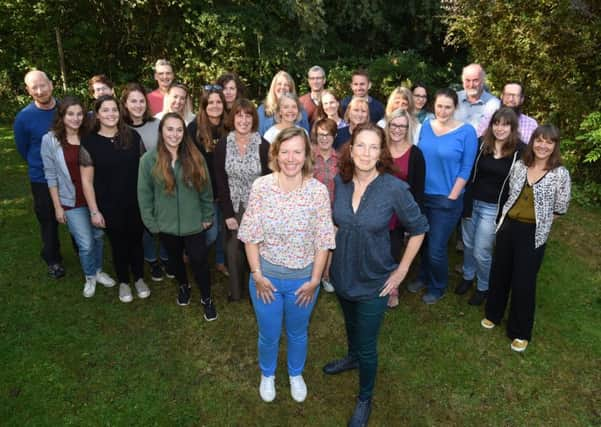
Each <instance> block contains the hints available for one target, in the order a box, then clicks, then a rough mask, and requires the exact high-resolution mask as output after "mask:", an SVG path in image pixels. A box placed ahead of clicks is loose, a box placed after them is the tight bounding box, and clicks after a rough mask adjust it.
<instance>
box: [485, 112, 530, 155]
mask: <svg viewBox="0 0 601 427" xmlns="http://www.w3.org/2000/svg"><path fill="white" fill-rule="evenodd" d="M498 123H501V124H509V126H510V127H511V133H510V134H509V137H508V138H507V141H505V143H504V144H503V147H502V148H501V155H502V156H503V157H507V156H511V155H512V154H513V153H514V152H515V149H516V147H517V146H518V144H521V142H520V134H519V132H518V116H516V114H515V112H514V111H513V110H512V109H511V108H509V107H501V108H499V109H498V110H497V111H495V113H494V114H493V115H492V117H491V119H490V123H489V124H488V127H487V128H486V131H485V132H484V136H483V137H482V154H494V153H495V140H496V138H495V134H494V133H493V131H492V127H493V125H496V124H498Z"/></svg>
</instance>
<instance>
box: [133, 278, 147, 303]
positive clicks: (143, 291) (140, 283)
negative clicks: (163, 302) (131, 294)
mask: <svg viewBox="0 0 601 427" xmlns="http://www.w3.org/2000/svg"><path fill="white" fill-rule="evenodd" d="M134 286H135V287H136V293H137V294H138V298H141V299H144V298H148V297H149V296H150V289H148V285H147V284H146V282H144V279H142V278H140V279H138V280H136V283H134Z"/></svg>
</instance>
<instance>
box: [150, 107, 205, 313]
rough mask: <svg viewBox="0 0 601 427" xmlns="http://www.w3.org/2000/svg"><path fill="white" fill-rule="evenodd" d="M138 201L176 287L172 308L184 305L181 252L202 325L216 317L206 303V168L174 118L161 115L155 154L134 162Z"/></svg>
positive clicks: (187, 292)
mask: <svg viewBox="0 0 601 427" xmlns="http://www.w3.org/2000/svg"><path fill="white" fill-rule="evenodd" d="M138 173H139V176H138V202H139V204H140V212H141V215H142V221H144V225H146V227H147V228H148V230H149V231H150V232H151V233H153V234H155V233H158V234H159V237H160V239H161V242H162V243H163V245H164V246H165V248H166V249H167V253H168V256H169V267H170V270H171V271H173V272H174V274H175V278H176V280H177V282H178V284H179V292H178V296H177V303H178V305H182V306H184V305H188V304H189V303H190V286H189V285H188V277H187V274H186V266H185V265H184V262H183V258H182V255H183V252H184V250H185V251H186V254H187V255H188V257H189V259H190V267H191V269H192V272H193V274H194V279H195V280H196V283H197V284H198V287H199V288H200V293H201V300H200V302H201V304H202V305H203V308H204V312H205V314H204V317H205V319H206V320H207V321H212V320H215V319H216V318H217V311H216V310H215V306H214V305H213V302H212V300H211V278H210V275H209V265H208V263H207V255H208V250H207V245H206V241H205V230H206V229H207V228H209V227H210V226H211V223H212V221H213V191H212V189H211V179H210V177H209V173H208V170H207V165H206V163H205V161H204V158H203V156H202V154H200V151H198V149H197V148H196V146H195V145H194V143H193V142H192V140H191V139H190V138H189V136H188V134H187V131H186V124H185V123H184V120H183V119H182V118H181V116H180V115H179V114H177V113H167V114H165V116H164V117H163V118H162V119H161V123H160V124H159V137H158V142H157V147H156V149H153V150H151V151H148V152H147V153H146V154H144V156H143V157H142V159H141V160H140V169H139V172H138Z"/></svg>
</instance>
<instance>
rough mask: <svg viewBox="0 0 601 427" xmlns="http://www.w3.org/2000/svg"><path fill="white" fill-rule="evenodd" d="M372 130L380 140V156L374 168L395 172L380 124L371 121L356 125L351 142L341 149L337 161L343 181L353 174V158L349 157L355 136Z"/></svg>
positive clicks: (383, 171)
mask: <svg viewBox="0 0 601 427" xmlns="http://www.w3.org/2000/svg"><path fill="white" fill-rule="evenodd" d="M368 131H369V132H374V133H375V134H376V135H377V136H378V139H379V140H380V158H379V159H378V162H377V163H376V169H377V170H378V172H379V173H390V174H394V173H395V172H396V168H395V167H394V162H393V160H392V155H391V154H390V150H389V149H388V145H387V144H386V136H385V135H384V131H383V130H382V128H381V127H380V126H377V125H375V124H373V123H371V122H367V123H363V124H360V125H358V126H357V127H356V128H355V130H354V132H353V134H352V136H351V142H350V143H348V144H345V145H344V146H343V147H342V149H341V151H342V154H341V156H340V161H339V162H338V170H339V172H340V177H341V178H342V180H343V181H344V182H349V181H350V180H351V179H353V175H354V174H355V164H354V163H353V159H352V158H351V150H352V149H353V145H354V144H355V141H356V140H357V136H358V135H359V134H360V133H361V132H368Z"/></svg>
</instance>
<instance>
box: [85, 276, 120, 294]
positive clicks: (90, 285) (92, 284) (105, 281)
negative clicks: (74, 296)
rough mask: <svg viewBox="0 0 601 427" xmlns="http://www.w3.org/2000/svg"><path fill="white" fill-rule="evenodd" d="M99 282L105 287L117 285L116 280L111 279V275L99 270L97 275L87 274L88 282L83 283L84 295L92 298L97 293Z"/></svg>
mask: <svg viewBox="0 0 601 427" xmlns="http://www.w3.org/2000/svg"><path fill="white" fill-rule="evenodd" d="M97 283H100V284H101V285H102V286H104V287H105V288H112V287H113V286H115V281H114V280H113V279H111V276H109V275H108V274H106V273H105V272H104V271H102V270H98V271H97V272H96V275H94V276H86V283H84V285H83V296H84V297H86V298H92V297H93V296H94V294H95V293H96V284H97Z"/></svg>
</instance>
